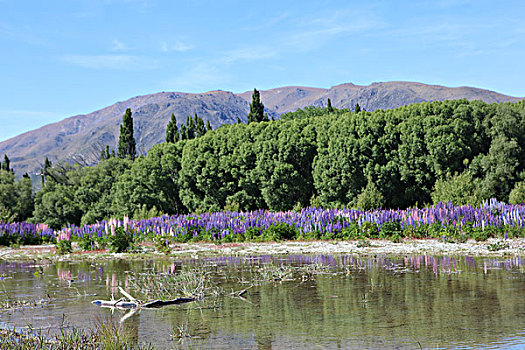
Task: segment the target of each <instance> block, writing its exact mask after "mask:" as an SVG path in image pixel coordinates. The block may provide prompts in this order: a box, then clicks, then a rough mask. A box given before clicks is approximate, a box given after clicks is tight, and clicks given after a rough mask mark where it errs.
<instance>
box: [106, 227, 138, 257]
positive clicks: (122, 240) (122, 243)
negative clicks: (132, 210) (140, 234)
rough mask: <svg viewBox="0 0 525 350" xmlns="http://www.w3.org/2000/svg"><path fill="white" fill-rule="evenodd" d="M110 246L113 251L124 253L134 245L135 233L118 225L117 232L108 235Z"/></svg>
mask: <svg viewBox="0 0 525 350" xmlns="http://www.w3.org/2000/svg"><path fill="white" fill-rule="evenodd" d="M108 246H109V251H110V252H111V253H122V252H125V251H127V250H129V249H130V248H131V247H132V246H133V233H132V232H131V231H126V230H124V228H123V227H116V228H115V233H114V234H112V235H111V236H108Z"/></svg>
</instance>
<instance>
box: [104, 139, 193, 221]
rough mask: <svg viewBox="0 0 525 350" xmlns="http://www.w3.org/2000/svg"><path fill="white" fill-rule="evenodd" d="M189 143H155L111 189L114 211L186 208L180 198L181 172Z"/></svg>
mask: <svg viewBox="0 0 525 350" xmlns="http://www.w3.org/2000/svg"><path fill="white" fill-rule="evenodd" d="M184 144H185V142H177V143H162V144H159V145H155V146H154V147H153V148H152V149H150V150H149V152H148V154H147V155H146V156H145V157H140V158H138V159H137V160H136V161H135V162H134V163H133V165H132V166H131V168H130V169H129V170H127V171H125V172H124V173H123V174H122V175H120V176H119V178H118V181H117V182H116V183H115V184H114V186H112V188H111V196H112V211H113V213H115V214H116V215H118V216H124V215H132V214H133V213H135V212H136V211H150V210H151V209H153V208H155V210H158V211H160V212H162V213H166V214H170V215H171V214H177V213H184V212H185V211H186V210H185V208H184V207H183V205H182V203H181V201H180V199H179V185H178V179H179V171H180V167H181V166H180V162H181V153H182V148H183V147H184Z"/></svg>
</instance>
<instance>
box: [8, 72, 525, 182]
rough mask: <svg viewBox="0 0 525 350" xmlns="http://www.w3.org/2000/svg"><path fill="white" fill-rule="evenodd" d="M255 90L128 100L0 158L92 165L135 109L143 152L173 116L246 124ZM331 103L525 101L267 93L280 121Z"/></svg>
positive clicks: (365, 91)
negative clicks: (290, 114) (285, 115)
mask: <svg viewBox="0 0 525 350" xmlns="http://www.w3.org/2000/svg"><path fill="white" fill-rule="evenodd" d="M251 95H252V91H247V92H244V93H239V94H234V93H232V92H227V91H220V90H218V91H210V92H206V93H201V94H193V93H181V92H162V93H156V94H151V95H145V96H137V97H133V98H131V99H129V100H127V101H123V102H118V103H115V104H114V105H112V106H109V107H106V108H104V109H101V110H98V111H95V112H92V113H89V114H86V115H77V116H73V117H69V118H66V119H64V120H62V121H60V122H57V123H54V124H49V125H46V126H43V127H41V128H39V129H36V130H32V131H29V132H26V133H24V134H21V135H18V136H16V137H13V138H11V139H9V140H6V141H3V142H0V155H2V154H4V153H6V154H8V155H9V157H10V159H11V164H12V166H13V167H14V168H15V170H16V172H17V174H19V175H20V174H23V173H24V172H26V171H27V172H29V173H33V174H34V173H35V172H37V171H38V169H39V168H40V165H41V164H42V163H43V161H44V159H45V157H46V156H48V157H49V159H51V160H52V161H56V160H65V161H70V162H78V163H81V164H92V163H94V162H96V161H97V160H98V158H99V155H100V151H101V150H103V149H105V147H106V145H109V146H110V148H112V149H114V148H116V145H117V142H118V136H119V125H120V123H121V121H122V115H123V114H124V112H125V110H126V108H131V110H132V112H133V119H134V125H135V139H136V140H137V145H138V146H137V149H138V151H139V153H145V152H146V151H147V150H148V149H149V148H151V147H152V146H153V145H154V144H157V143H160V142H163V141H164V139H165V132H166V125H167V123H168V120H169V118H170V116H171V114H172V113H173V114H174V115H175V116H176V118H177V122H178V123H179V124H182V123H184V122H185V120H186V116H188V115H193V114H195V113H197V114H198V115H199V116H200V117H202V118H203V119H204V120H209V121H210V123H211V125H212V126H213V128H217V127H218V126H220V125H222V124H231V123H235V122H236V121H237V118H240V119H241V120H242V121H246V115H247V114H248V111H249V103H250V102H251ZM328 98H330V100H331V101H332V105H333V106H334V107H336V108H349V109H353V107H354V106H355V104H356V103H359V105H360V106H361V107H363V108H365V109H366V110H368V111H372V110H375V109H390V108H396V107H400V106H403V105H407V104H411V103H417V102H424V101H438V100H439V101H441V100H450V99H460V98H466V99H468V100H482V101H485V102H488V103H492V102H496V103H498V102H517V101H519V100H521V99H523V98H517V97H512V96H506V95H502V94H499V93H496V92H493V91H489V90H483V89H477V88H472V87H457V88H450V87H444V86H438V85H426V84H422V83H412V82H384V83H373V84H370V85H368V86H359V85H354V84H341V85H336V86H333V87H331V88H330V89H321V88H311V87H300V86H288V87H281V88H276V89H270V90H264V91H261V99H262V101H263V103H264V105H265V108H266V112H267V113H268V114H269V115H271V116H274V117H278V116H279V115H280V114H283V113H286V112H290V111H294V110H296V109H298V108H304V107H306V106H324V105H326V100H327V99H328Z"/></svg>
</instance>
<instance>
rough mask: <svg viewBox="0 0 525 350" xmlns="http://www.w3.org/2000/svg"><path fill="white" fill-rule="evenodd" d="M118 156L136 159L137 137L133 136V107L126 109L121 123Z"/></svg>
mask: <svg viewBox="0 0 525 350" xmlns="http://www.w3.org/2000/svg"><path fill="white" fill-rule="evenodd" d="M118 156H119V157H120V158H128V159H131V160H135V157H136V156H137V150H136V144H135V138H134V137H133V117H132V116H131V109H129V108H128V109H126V113H124V116H123V117H122V124H121V125H120V136H119V140H118Z"/></svg>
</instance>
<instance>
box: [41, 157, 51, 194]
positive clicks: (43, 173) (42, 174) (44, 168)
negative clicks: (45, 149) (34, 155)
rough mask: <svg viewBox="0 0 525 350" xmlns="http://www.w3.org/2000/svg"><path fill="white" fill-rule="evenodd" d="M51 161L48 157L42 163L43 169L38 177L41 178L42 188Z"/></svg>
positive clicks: (44, 184)
mask: <svg viewBox="0 0 525 350" xmlns="http://www.w3.org/2000/svg"><path fill="white" fill-rule="evenodd" d="M51 165H52V163H51V161H50V160H49V158H48V157H46V160H45V161H44V167H43V168H42V169H40V176H41V177H42V188H44V187H45V186H46V176H47V175H48V174H49V169H51Z"/></svg>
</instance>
